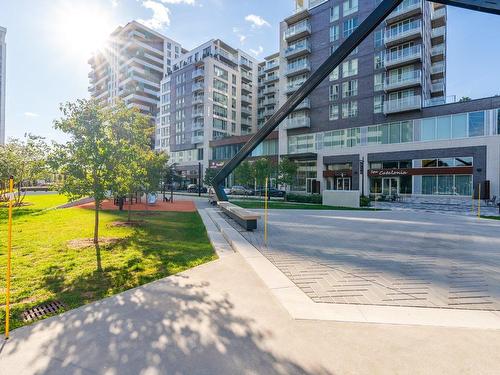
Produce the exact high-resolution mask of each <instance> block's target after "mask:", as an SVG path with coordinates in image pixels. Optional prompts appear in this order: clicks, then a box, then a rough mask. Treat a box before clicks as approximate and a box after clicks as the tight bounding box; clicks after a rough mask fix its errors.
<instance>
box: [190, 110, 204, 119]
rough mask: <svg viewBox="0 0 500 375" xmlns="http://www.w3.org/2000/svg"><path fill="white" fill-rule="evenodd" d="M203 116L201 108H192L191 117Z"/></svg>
mask: <svg viewBox="0 0 500 375" xmlns="http://www.w3.org/2000/svg"><path fill="white" fill-rule="evenodd" d="M203 116H204V113H203V109H194V110H193V114H192V117H193V118H197V117H203Z"/></svg>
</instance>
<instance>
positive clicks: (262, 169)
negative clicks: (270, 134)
mask: <svg viewBox="0 0 500 375" xmlns="http://www.w3.org/2000/svg"><path fill="white" fill-rule="evenodd" d="M252 167H253V178H254V179H255V181H256V182H257V186H264V185H265V184H266V177H267V178H271V176H272V175H273V172H274V165H273V163H272V162H271V161H270V160H269V159H267V158H261V159H258V160H256V161H254V162H253V165H252Z"/></svg>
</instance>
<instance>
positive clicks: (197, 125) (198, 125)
mask: <svg viewBox="0 0 500 375" xmlns="http://www.w3.org/2000/svg"><path fill="white" fill-rule="evenodd" d="M204 127H205V122H204V121H203V120H202V119H199V120H195V121H193V125H192V129H193V130H203V128H204Z"/></svg>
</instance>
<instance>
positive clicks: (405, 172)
mask: <svg viewBox="0 0 500 375" xmlns="http://www.w3.org/2000/svg"><path fill="white" fill-rule="evenodd" d="M325 172H326V171H325ZM473 172H474V171H473V168H472V167H430V168H406V169H405V168H388V169H370V170H368V176H370V177H397V176H426V175H452V174H461V175H471V174H473Z"/></svg>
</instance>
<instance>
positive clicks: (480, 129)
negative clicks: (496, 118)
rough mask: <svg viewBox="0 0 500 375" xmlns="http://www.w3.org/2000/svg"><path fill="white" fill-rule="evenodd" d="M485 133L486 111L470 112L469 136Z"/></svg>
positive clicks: (478, 135)
mask: <svg viewBox="0 0 500 375" xmlns="http://www.w3.org/2000/svg"><path fill="white" fill-rule="evenodd" d="M482 135H484V111H481V112H471V113H469V137H480V136H482Z"/></svg>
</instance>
